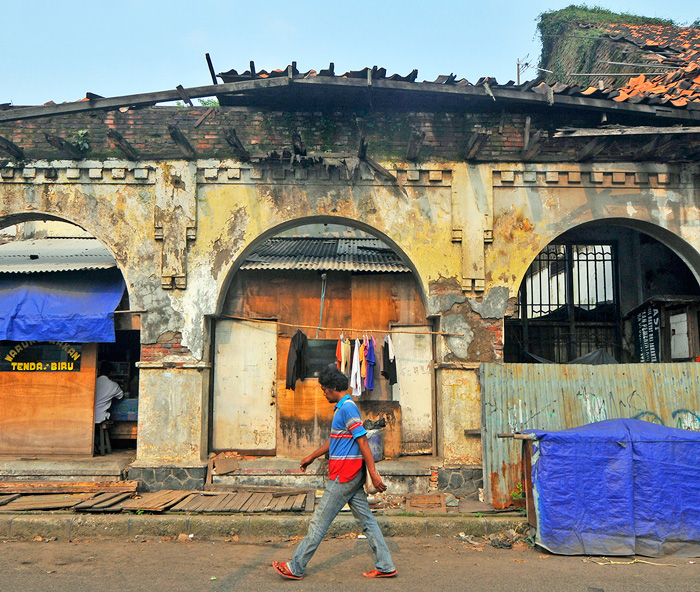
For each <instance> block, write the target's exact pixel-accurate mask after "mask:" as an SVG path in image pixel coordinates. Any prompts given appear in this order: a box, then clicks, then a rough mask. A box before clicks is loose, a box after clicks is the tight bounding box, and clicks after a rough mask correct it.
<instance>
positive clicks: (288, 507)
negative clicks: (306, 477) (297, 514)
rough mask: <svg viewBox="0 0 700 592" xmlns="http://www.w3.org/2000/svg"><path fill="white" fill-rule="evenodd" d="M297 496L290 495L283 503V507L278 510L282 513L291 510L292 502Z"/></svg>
mask: <svg viewBox="0 0 700 592" xmlns="http://www.w3.org/2000/svg"><path fill="white" fill-rule="evenodd" d="M296 498H297V496H296V495H290V496H289V497H288V498H287V501H286V502H284V505H283V506H282V507H281V508H280V509H281V510H282V511H283V512H288V511H289V510H291V509H292V506H293V505H294V501H295V500H296Z"/></svg>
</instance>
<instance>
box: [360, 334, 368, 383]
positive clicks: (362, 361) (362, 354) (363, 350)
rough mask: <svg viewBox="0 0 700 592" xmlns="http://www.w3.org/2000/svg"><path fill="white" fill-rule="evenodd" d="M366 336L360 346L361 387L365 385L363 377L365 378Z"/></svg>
mask: <svg viewBox="0 0 700 592" xmlns="http://www.w3.org/2000/svg"><path fill="white" fill-rule="evenodd" d="M366 356H367V335H365V336H364V339H363V340H362V343H361V345H360V377H361V378H362V385H363V386H364V384H365V377H366V376H367V362H366Z"/></svg>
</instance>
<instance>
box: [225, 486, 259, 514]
mask: <svg viewBox="0 0 700 592" xmlns="http://www.w3.org/2000/svg"><path fill="white" fill-rule="evenodd" d="M231 495H233V497H232V498H231V499H229V501H228V502H227V503H226V506H224V508H223V509H224V511H226V512H238V511H239V510H240V509H241V506H242V505H243V504H244V503H245V502H246V501H248V498H249V497H250V496H251V495H252V494H251V493H250V492H249V491H239V492H238V493H235V494H231Z"/></svg>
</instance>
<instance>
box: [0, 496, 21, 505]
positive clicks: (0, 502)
mask: <svg viewBox="0 0 700 592" xmlns="http://www.w3.org/2000/svg"><path fill="white" fill-rule="evenodd" d="M18 497H19V493H12V494H8V495H0V506H4V505H5V504H9V503H10V502H11V501H12V500H16V499H17V498H18Z"/></svg>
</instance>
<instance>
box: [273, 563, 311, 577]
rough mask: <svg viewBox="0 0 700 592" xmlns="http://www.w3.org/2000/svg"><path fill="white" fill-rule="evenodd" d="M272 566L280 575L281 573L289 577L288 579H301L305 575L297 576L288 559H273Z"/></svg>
mask: <svg viewBox="0 0 700 592" xmlns="http://www.w3.org/2000/svg"><path fill="white" fill-rule="evenodd" d="M272 567H274V568H275V571H276V572H277V573H278V574H279V575H281V576H282V577H283V578H287V579H288V580H301V578H302V577H304V576H295V575H294V574H293V573H292V570H291V569H289V564H288V563H287V562H286V561H273V562H272Z"/></svg>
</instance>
